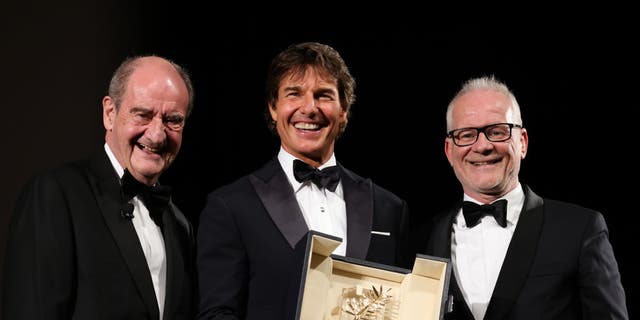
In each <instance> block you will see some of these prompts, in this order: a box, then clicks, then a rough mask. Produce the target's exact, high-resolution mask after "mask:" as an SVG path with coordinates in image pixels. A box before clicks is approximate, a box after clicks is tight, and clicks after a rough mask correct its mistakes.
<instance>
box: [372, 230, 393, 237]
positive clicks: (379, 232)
mask: <svg viewBox="0 0 640 320" xmlns="http://www.w3.org/2000/svg"><path fill="white" fill-rule="evenodd" d="M371 234H379V235H381V236H387V237H388V236H390V235H391V232H387V231H371Z"/></svg>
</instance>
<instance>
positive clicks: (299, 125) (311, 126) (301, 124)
mask: <svg viewBox="0 0 640 320" xmlns="http://www.w3.org/2000/svg"><path fill="white" fill-rule="evenodd" d="M294 127H295V128H296V129H302V130H318V129H320V124H318V123H308V122H298V123H296V124H295V125H294Z"/></svg>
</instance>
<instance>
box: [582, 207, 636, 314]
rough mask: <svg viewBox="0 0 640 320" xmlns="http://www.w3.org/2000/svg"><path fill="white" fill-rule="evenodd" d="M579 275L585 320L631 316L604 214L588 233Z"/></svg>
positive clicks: (598, 216)
mask: <svg viewBox="0 0 640 320" xmlns="http://www.w3.org/2000/svg"><path fill="white" fill-rule="evenodd" d="M579 277H580V280H579V281H580V284H579V285H580V297H581V300H582V309H583V315H584V317H585V319H628V315H627V307H626V302H625V293H624V289H623V287H622V283H621V280H620V273H619V271H618V264H617V262H616V259H615V256H614V254H613V248H612V247H611V243H610V242H609V231H608V230H607V226H606V224H605V221H604V218H603V216H602V215H601V214H600V213H597V214H596V215H594V217H593V220H592V223H591V224H590V225H589V228H588V229H587V230H586V232H585V237H584V241H583V246H582V250H581V254H580V276H579Z"/></svg>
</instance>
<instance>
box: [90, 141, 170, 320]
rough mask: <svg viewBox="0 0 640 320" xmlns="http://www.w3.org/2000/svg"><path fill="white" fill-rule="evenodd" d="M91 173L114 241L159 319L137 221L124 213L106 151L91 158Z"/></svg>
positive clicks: (98, 201)
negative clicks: (135, 227) (134, 223)
mask: <svg viewBox="0 0 640 320" xmlns="http://www.w3.org/2000/svg"><path fill="white" fill-rule="evenodd" d="M88 177H89V182H90V184H91V188H92V189H93V193H94V194H95V196H96V200H97V203H98V206H99V207H100V210H101V212H102V215H103V217H104V220H105V222H106V224H107V226H108V227H109V230H110V231H111V233H112V234H113V239H114V241H115V242H116V243H117V245H118V247H119V248H120V253H121V254H122V258H123V259H124V261H125V262H126V264H127V266H128V268H129V272H130V273H131V277H132V278H133V281H134V283H135V284H136V286H137V287H138V290H139V292H140V293H141V297H142V299H143V301H144V303H145V305H146V306H147V309H148V311H149V313H150V314H151V316H152V317H151V318H153V319H157V318H158V317H159V311H158V304H157V302H156V295H155V290H154V289H153V283H152V280H151V275H150V273H149V268H148V267H147V262H146V259H145V257H144V253H143V252H142V248H141V247H140V240H138V236H137V234H136V231H135V229H134V227H133V223H132V222H131V220H128V219H124V218H123V217H122V216H121V214H120V210H121V207H122V204H123V199H122V197H121V194H120V182H119V180H118V176H117V174H116V172H115V170H114V169H113V166H112V165H111V162H110V161H109V158H108V157H107V155H106V153H105V152H104V151H103V152H99V153H98V154H95V155H94V156H93V157H92V158H91V159H90V163H89V174H88Z"/></svg>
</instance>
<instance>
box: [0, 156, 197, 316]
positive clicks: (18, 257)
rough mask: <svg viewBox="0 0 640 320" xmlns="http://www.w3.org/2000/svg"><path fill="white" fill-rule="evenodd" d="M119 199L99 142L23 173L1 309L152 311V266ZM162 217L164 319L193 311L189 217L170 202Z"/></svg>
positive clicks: (26, 312)
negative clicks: (69, 158) (83, 155)
mask: <svg viewBox="0 0 640 320" xmlns="http://www.w3.org/2000/svg"><path fill="white" fill-rule="evenodd" d="M122 204H123V200H122V199H121V194H120V184H119V179H118V176H117V174H116V171H115V170H114V169H113V167H112V165H111V163H110V162H109V159H108V157H107V155H106V153H105V151H104V149H101V151H99V152H97V153H96V154H94V155H93V156H92V157H91V158H89V159H88V160H86V161H82V162H76V163H70V164H67V165H64V166H62V167H61V168H58V169H56V170H52V171H50V172H47V173H45V174H42V175H39V176H37V177H35V178H34V179H32V180H31V181H30V182H29V183H28V184H27V186H26V187H25V188H24V189H23V191H22V193H21V196H20V197H19V199H18V201H17V205H16V208H15V210H14V214H13V217H12V221H11V226H10V234H9V241H8V246H7V256H6V259H5V267H4V292H3V316H4V319H6V320H13V319H65V320H68V319H158V318H159V310H158V304H157V302H156V296H155V292H154V289H153V284H152V280H151V274H150V272H149V269H148V267H147V263H146V260H145V256H144V253H143V252H142V247H141V246H140V241H139V240H138V236H137V234H136V231H135V229H134V227H133V223H132V222H131V220H128V219H124V218H123V217H122V216H121V213H120V210H121V207H122ZM134 219H135V218H134ZM163 220H164V221H163V222H164V227H163V234H164V242H165V248H166V256H167V282H166V284H167V288H166V297H165V308H164V319H192V318H193V316H194V312H195V304H194V301H195V297H194V295H195V294H196V293H197V291H196V290H195V247H194V242H193V240H194V237H193V233H192V230H191V226H190V224H189V222H188V221H187V220H186V219H185V217H184V216H183V215H182V213H181V212H180V211H179V210H178V209H177V208H176V207H175V206H174V205H173V204H171V205H170V208H168V209H167V211H166V212H165V213H164V215H163Z"/></svg>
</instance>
